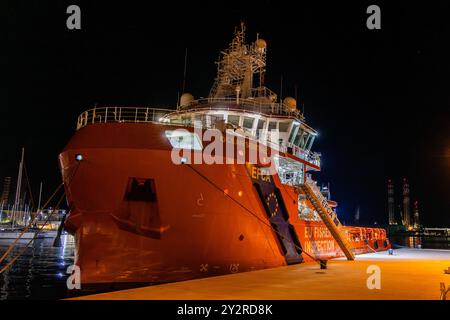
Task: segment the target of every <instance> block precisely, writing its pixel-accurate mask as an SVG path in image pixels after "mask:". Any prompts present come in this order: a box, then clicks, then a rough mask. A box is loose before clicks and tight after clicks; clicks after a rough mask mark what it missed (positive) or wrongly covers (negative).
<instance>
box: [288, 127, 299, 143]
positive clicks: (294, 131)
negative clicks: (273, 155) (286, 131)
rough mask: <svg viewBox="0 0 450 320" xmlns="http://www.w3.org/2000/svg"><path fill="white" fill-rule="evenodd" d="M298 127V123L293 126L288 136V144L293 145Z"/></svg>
mask: <svg viewBox="0 0 450 320" xmlns="http://www.w3.org/2000/svg"><path fill="white" fill-rule="evenodd" d="M299 126H300V124H298V123H294V125H293V126H292V131H291V135H290V136H289V142H290V143H294V139H295V135H296V134H297V130H298V128H299Z"/></svg>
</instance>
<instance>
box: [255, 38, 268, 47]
mask: <svg viewBox="0 0 450 320" xmlns="http://www.w3.org/2000/svg"><path fill="white" fill-rule="evenodd" d="M256 47H258V49H265V48H267V42H266V40H264V39H261V38H260V39H258V40H256Z"/></svg>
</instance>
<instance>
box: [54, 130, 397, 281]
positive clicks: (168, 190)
mask: <svg viewBox="0 0 450 320" xmlns="http://www.w3.org/2000/svg"><path fill="white" fill-rule="evenodd" d="M168 128H171V127H170V126H168V125H163V124H145V125H144V124H124V123H117V124H114V123H112V124H110V123H108V124H95V125H89V126H86V127H84V128H82V129H80V130H78V131H77V132H76V134H75V135H74V137H73V138H72V139H71V141H70V142H69V144H68V145H67V146H66V148H65V149H64V151H63V152H62V153H61V155H60V167H61V171H62V175H63V179H64V182H65V186H66V194H67V199H68V202H69V205H70V214H69V215H68V217H67V219H66V223H65V224H66V228H67V229H68V230H69V232H71V233H72V234H73V235H74V236H75V240H76V252H75V263H76V264H77V265H78V266H79V267H80V270H81V282H82V285H88V284H109V283H162V282H170V281H179V280H186V279H193V278H198V277H206V276H213V275H219V274H227V273H235V272H244V271H251V270H257V269H263V268H272V267H277V266H283V265H287V264H289V263H298V262H302V261H311V260H312V259H311V258H310V256H312V257H314V258H320V259H329V258H334V257H340V256H343V253H342V251H341V250H340V248H339V246H338V245H337V243H336V242H335V241H334V239H333V238H332V236H331V235H330V233H329V232H328V231H327V228H326V227H325V225H324V224H323V223H322V222H319V221H304V220H301V219H300V218H299V216H298V203H297V202H296V200H295V199H298V192H299V191H298V190H297V189H295V188H293V187H290V186H287V185H282V184H281V183H280V181H279V179H278V178H277V177H276V176H274V177H273V183H274V186H275V187H276V188H277V189H278V190H279V192H280V196H281V198H282V199H283V202H284V203H283V207H284V210H285V211H286V212H287V215H288V216H287V219H286V221H287V223H288V225H289V224H290V225H291V226H292V228H293V230H294V232H295V235H294V237H297V239H298V242H299V244H300V246H301V248H302V250H303V251H300V252H297V253H296V252H293V251H292V248H287V249H286V248H283V243H281V242H280V238H279V237H277V234H276V233H275V232H274V231H273V229H271V228H270V224H269V223H268V222H269V219H268V216H267V213H266V212H265V208H264V204H263V203H262V201H261V198H260V197H259V195H258V192H257V190H256V188H255V185H254V182H253V181H252V179H251V177H250V176H249V174H248V171H247V168H246V166H245V165H242V164H240V165H239V164H234V165H231V164H223V165H220V164H215V165H206V164H201V165H192V167H193V168H195V170H196V171H198V172H199V173H201V175H199V174H197V172H196V171H194V170H191V168H189V167H188V166H187V165H176V164H174V163H173V162H172V160H171V150H172V147H171V145H170V143H169V141H168V140H167V138H166V137H165V135H164V131H165V130H167V129H168ZM77 154H80V155H82V156H83V160H82V161H76V159H75V156H76V155H77ZM205 177H207V178H208V179H209V180H210V181H212V182H213V184H211V183H209V182H208V181H207V180H205ZM215 186H216V187H215ZM217 187H219V188H217ZM220 190H222V191H220ZM231 199H235V200H237V201H232V200H231ZM343 229H344V232H346V233H347V236H348V240H349V241H350V244H351V246H352V247H353V248H354V250H355V253H357V254H358V253H365V252H370V251H372V250H386V249H388V248H389V247H390V245H389V242H388V240H387V239H386V233H385V231H384V230H383V229H370V228H358V227H343ZM286 250H287V251H288V254H292V257H293V259H291V260H289V259H287V255H288V254H286ZM289 250H291V251H289ZM297 251H298V250H297ZM305 252H306V253H308V255H307V254H305Z"/></svg>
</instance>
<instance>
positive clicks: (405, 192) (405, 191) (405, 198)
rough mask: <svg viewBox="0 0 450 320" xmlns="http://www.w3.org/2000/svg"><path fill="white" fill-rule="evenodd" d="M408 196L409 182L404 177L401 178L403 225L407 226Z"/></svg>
mask: <svg viewBox="0 0 450 320" xmlns="http://www.w3.org/2000/svg"><path fill="white" fill-rule="evenodd" d="M410 211H411V210H410V198H409V183H408V180H406V178H404V179H403V217H402V218H403V225H404V226H405V227H406V228H409V227H410V226H411V225H412V224H411V212H410Z"/></svg>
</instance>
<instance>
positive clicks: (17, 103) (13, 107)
mask: <svg viewBox="0 0 450 320" xmlns="http://www.w3.org/2000/svg"><path fill="white" fill-rule="evenodd" d="M312 2H313V1H289V2H283V1H264V0H262V1H254V2H253V1H216V2H214V1H208V2H204V3H201V2H191V1H185V2H183V3H181V2H180V3H179V1H177V2H172V1H163V3H158V4H157V5H153V6H151V4H152V3H153V1H152V2H150V1H146V3H147V6H144V5H143V3H144V2H139V4H138V3H132V2H131V1H124V2H122V3H121V4H119V3H117V4H116V3H114V4H113V3H111V2H106V1H105V2H102V3H100V2H94V1H89V2H80V1H70V2H69V1H42V0H40V1H9V2H6V1H2V3H1V4H0V15H1V16H0V68H1V73H0V74H1V78H2V81H1V85H0V104H1V107H0V115H1V125H0V136H1V138H2V140H1V141H2V146H1V152H0V179H2V180H3V177H4V176H12V177H13V179H15V178H16V175H17V168H18V161H19V157H20V147H21V146H25V148H26V153H27V155H26V158H27V167H28V171H29V173H30V177H31V180H32V184H33V188H34V189H35V191H36V193H37V189H38V185H39V182H40V181H44V184H45V193H44V198H46V197H48V196H49V194H50V193H51V192H52V190H53V189H54V188H55V187H56V186H57V185H58V184H59V183H60V174H59V170H58V164H57V155H58V153H59V151H61V150H62V148H63V147H64V145H65V144H66V143H67V141H68V140H69V139H70V137H71V135H72V134H73V133H74V131H75V126H76V119H77V117H78V115H79V114H80V113H81V112H82V111H84V110H85V109H88V108H90V107H92V106H93V105H94V104H95V103H98V104H109V105H122V106H150V107H175V105H176V102H177V95H178V92H179V91H181V86H182V80H183V65H184V54H185V48H188V65H187V91H188V92H191V93H192V94H193V95H194V96H195V97H206V96H207V95H208V92H209V90H210V87H211V85H212V84H213V80H214V76H215V71H216V66H215V64H214V61H215V60H216V59H217V57H218V53H219V50H220V49H223V48H225V47H226V46H227V45H228V43H229V41H230V40H231V37H232V34H233V30H234V28H235V26H238V25H239V24H240V21H241V20H242V21H244V22H246V25H247V39H248V40H252V41H253V40H254V39H255V37H256V33H257V32H259V34H260V37H262V38H264V39H265V40H266V41H267V43H268V61H269V63H268V68H267V74H266V80H267V81H266V82H267V83H266V84H267V86H268V87H269V88H271V89H272V90H274V91H276V92H279V91H280V78H281V76H283V96H287V95H291V96H293V95H294V88H295V86H297V88H298V90H297V92H298V99H299V100H301V101H303V102H304V104H305V111H306V114H305V115H306V119H307V122H308V124H310V125H311V126H312V127H314V128H315V129H316V130H318V131H319V134H320V136H319V138H318V139H317V140H316V143H315V145H314V147H313V149H314V150H315V151H319V152H321V153H322V161H323V166H322V170H323V172H322V173H321V175H320V180H321V181H323V182H330V183H331V191H332V196H333V198H334V199H335V200H336V201H338V203H339V208H338V210H339V211H338V212H339V214H340V216H341V217H342V218H341V220H343V221H345V222H346V223H347V224H350V223H353V216H354V213H355V209H356V207H357V206H360V215H361V222H362V223H366V224H371V223H373V222H375V221H377V222H378V223H380V224H381V223H386V221H387V208H386V207H387V199H386V193H387V192H386V181H387V179H388V178H391V179H393V180H394V181H395V183H396V192H397V194H396V196H397V199H396V200H397V203H398V204H400V201H401V197H400V192H401V180H402V178H403V177H406V178H408V179H409V181H410V183H411V192H412V200H415V199H417V200H418V201H419V203H420V213H421V219H422V221H423V223H424V224H425V225H427V226H445V225H446V226H450V206H449V202H450V201H449V193H448V182H449V178H450V176H449V169H450V158H449V157H450V139H449V138H450V137H449V129H448V128H449V125H450V123H449V103H450V80H449V79H450V50H449V49H448V48H449V47H450V46H449V42H450V22H449V21H450V20H449V18H448V14H449V12H450V11H449V9H450V8H449V6H448V5H446V4H445V2H447V3H448V1H442V2H435V3H430V2H429V1H427V2H423V3H422V5H420V6H419V5H416V4H411V3H410V2H409V1H408V2H403V3H399V2H398V1H395V2H396V4H395V6H394V5H393V4H384V3H377V2H360V4H356V3H355V4H347V2H346V1H335V2H333V4H327V3H323V2H320V3H318V4H316V5H312V4H311V3H312ZM391 2H392V1H391ZM293 3H295V6H294V4H293ZM70 4H78V5H79V6H80V7H81V15H82V18H81V19H82V22H81V24H82V26H81V30H68V29H67V28H66V19H67V17H68V15H67V14H66V8H67V6H68V5H70ZM370 4H378V5H379V6H380V8H381V30H369V29H367V27H366V19H367V17H368V14H366V8H367V6H368V5H370ZM0 188H1V186H0Z"/></svg>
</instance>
